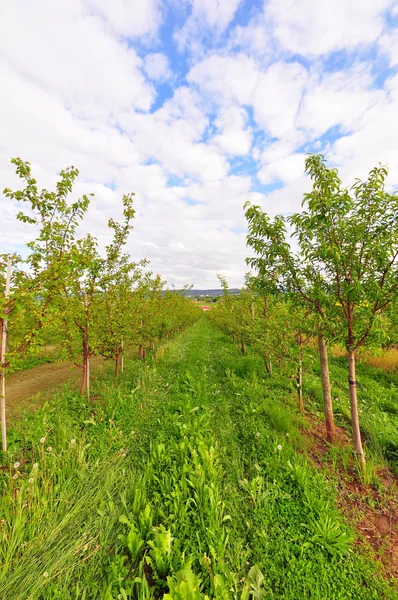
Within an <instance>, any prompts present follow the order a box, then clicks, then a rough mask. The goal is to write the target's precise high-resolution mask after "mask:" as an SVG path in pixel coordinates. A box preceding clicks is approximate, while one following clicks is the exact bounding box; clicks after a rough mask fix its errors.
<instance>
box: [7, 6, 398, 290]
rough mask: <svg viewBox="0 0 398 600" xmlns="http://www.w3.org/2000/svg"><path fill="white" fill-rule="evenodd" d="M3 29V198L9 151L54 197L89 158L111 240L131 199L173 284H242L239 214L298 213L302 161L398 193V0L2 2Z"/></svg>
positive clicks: (99, 226)
mask: <svg viewBox="0 0 398 600" xmlns="http://www.w3.org/2000/svg"><path fill="white" fill-rule="evenodd" d="M0 19H1V22H2V24H3V35H2V37H1V40H0V77H1V82H2V90H3V93H2V95H1V97H0V125H1V131H2V136H1V138H0V188H3V187H6V186H9V187H15V186H16V185H17V183H18V182H17V181H16V179H15V176H14V174H13V170H12V168H11V165H10V158H11V157H12V156H21V157H22V158H24V159H27V160H29V161H30V162H31V163H32V165H33V168H34V169H35V173H36V175H37V178H38V181H39V183H40V184H42V185H43V186H46V187H50V186H53V185H54V182H55V180H56V176H57V173H58V172H59V170H60V169H61V168H64V167H65V166H68V165H71V164H74V165H76V166H78V167H79V169H80V178H79V181H78V183H77V185H76V188H75V192H74V193H75V194H77V195H80V194H82V193H87V192H94V194H95V197H94V199H93V201H92V204H91V206H90V210H89V213H88V215H87V220H86V222H85V226H84V231H90V232H91V233H94V234H96V235H97V236H98V238H99V240H100V244H105V243H106V242H107V241H108V231H107V227H106V223H107V219H108V218H109V217H110V216H116V217H118V215H120V213H121V197H122V195H123V194H124V193H126V192H130V191H133V192H135V194H136V196H135V207H136V209H137V213H136V222H135V229H134V233H133V235H132V237H131V240H130V242H129V250H130V252H131V254H132V255H133V257H134V258H136V259H139V258H142V257H144V256H145V257H146V258H148V259H149V260H150V261H151V268H152V269H153V270H154V271H156V272H159V273H161V274H162V275H163V277H164V278H165V279H166V280H167V281H168V283H169V284H170V285H171V284H174V285H176V286H180V285H183V284H194V285H195V286H196V287H215V286H216V285H218V283H217V281H218V280H217V276H216V275H217V273H221V274H223V275H225V276H226V277H227V279H228V281H229V283H230V285H231V286H234V287H235V286H239V285H242V283H243V281H244V274H245V271H246V266H245V258H246V256H247V249H246V246H245V220H244V215H243V204H244V203H245V202H246V201H247V200H250V201H251V202H254V203H257V204H260V205H261V206H262V207H263V208H264V209H265V210H267V211H268V212H269V213H270V214H276V213H278V212H282V213H290V212H292V211H294V210H299V209H300V204H301V199H302V195H303V193H304V192H305V191H306V189H308V185H309V183H308V180H307V178H306V177H305V175H304V172H303V171H304V159H305V154H306V153H307V152H323V153H324V154H325V156H326V157H327V159H328V161H330V163H331V164H334V165H336V166H338V167H339V170H340V174H341V176H342V178H343V180H344V181H345V182H346V183H347V185H349V184H350V183H351V182H352V181H353V179H354V178H355V177H362V178H363V177H366V174H367V172H368V171H369V170H370V169H371V168H372V167H373V166H374V165H375V164H377V163H378V162H382V163H384V164H387V165H388V166H389V168H390V175H389V180H388V183H389V185H390V186H391V187H396V186H397V185H398V145H397V142H396V140H397V139H398V119H397V118H396V115H397V114H398V76H397V66H398V33H397V32H398V29H397V26H398V3H397V2H396V1H394V0H393V1H391V0H323V1H322V2H319V1H315V0H265V1H264V0H253V1H249V0H162V1H161V0H112V2H109V1H108V0H69V1H68V2H53V1H51V0H36V2H35V3H32V2H30V1H28V0H4V1H3V2H2V3H1V6H0ZM1 202H2V215H3V216H4V223H5V227H3V228H1V231H0V246H1V249H2V250H3V251H9V250H12V249H14V248H15V249H16V248H20V247H21V244H23V243H24V242H26V241H28V240H29V239H30V237H31V235H32V232H30V231H29V229H28V227H27V226H26V225H23V224H21V223H19V222H17V221H16V219H15V216H16V212H17V207H15V206H14V205H13V204H12V203H10V201H9V200H7V199H5V198H1ZM82 233H83V232H82Z"/></svg>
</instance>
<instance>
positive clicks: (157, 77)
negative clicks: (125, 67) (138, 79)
mask: <svg viewBox="0 0 398 600" xmlns="http://www.w3.org/2000/svg"><path fill="white" fill-rule="evenodd" d="M144 70H145V72H146V74H147V75H148V77H149V79H152V80H153V81H160V82H165V81H168V80H169V79H171V77H172V72H171V69H170V64H169V59H168V58H167V56H166V55H165V54H161V53H160V52H155V53H153V54H147V55H146V57H145V59H144Z"/></svg>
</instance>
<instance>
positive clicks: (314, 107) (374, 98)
mask: <svg viewBox="0 0 398 600" xmlns="http://www.w3.org/2000/svg"><path fill="white" fill-rule="evenodd" d="M318 76H319V75H318V73H316V74H314V76H313V77H312V78H311V79H310V80H309V84H308V89H307V90H306V93H305V96H304V98H303V102H302V105H301V107H300V112H299V116H298V119H297V125H298V127H301V128H304V129H306V130H307V132H308V134H309V137H311V136H312V137H317V136H320V135H322V134H323V133H325V132H326V131H327V130H328V129H329V128H331V127H333V126H337V125H339V126H341V128H342V129H343V130H345V131H346V132H348V131H352V130H355V129H356V127H358V125H359V123H360V121H361V119H362V116H363V114H364V113H365V112H366V111H367V110H368V109H369V108H371V107H372V106H374V105H376V104H377V103H378V102H379V101H380V100H381V99H382V97H383V95H384V94H383V92H382V91H381V90H376V89H374V88H373V79H372V77H371V76H370V73H369V69H368V67H367V66H366V67H364V66H363V65H358V66H355V67H353V68H352V69H346V70H344V71H338V72H336V73H325V74H323V75H322V76H321V80H320V81H318Z"/></svg>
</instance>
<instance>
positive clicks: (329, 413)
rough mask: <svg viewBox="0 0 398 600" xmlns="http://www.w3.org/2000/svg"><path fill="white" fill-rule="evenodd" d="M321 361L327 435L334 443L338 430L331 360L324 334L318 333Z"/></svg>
mask: <svg viewBox="0 0 398 600" xmlns="http://www.w3.org/2000/svg"><path fill="white" fill-rule="evenodd" d="M318 348H319V362H320V365H321V378H322V390H323V409H324V413H325V422H326V435H327V439H328V441H329V442H331V443H332V444H334V442H335V440H336V430H335V426H334V417H333V403H332V391H331V387H330V375H329V362H328V351H327V347H326V341H325V338H324V337H323V335H321V334H319V335H318Z"/></svg>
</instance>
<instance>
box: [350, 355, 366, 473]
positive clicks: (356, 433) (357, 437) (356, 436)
mask: <svg viewBox="0 0 398 600" xmlns="http://www.w3.org/2000/svg"><path fill="white" fill-rule="evenodd" d="M348 383H349V387H350V405H351V424H352V437H353V440H354V446H355V452H356V453H357V455H358V457H359V462H360V465H361V471H362V473H363V474H365V472H366V461H365V454H364V451H363V447H362V439H361V430H360V429H359V416H358V401H357V382H356V373H355V350H350V351H349V353H348Z"/></svg>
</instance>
